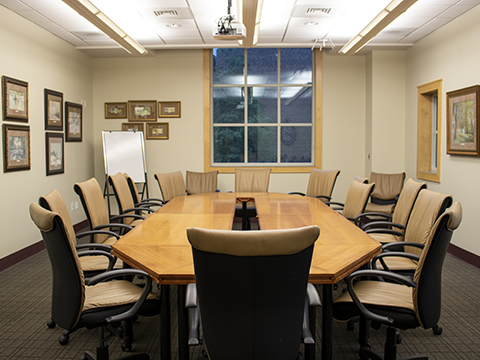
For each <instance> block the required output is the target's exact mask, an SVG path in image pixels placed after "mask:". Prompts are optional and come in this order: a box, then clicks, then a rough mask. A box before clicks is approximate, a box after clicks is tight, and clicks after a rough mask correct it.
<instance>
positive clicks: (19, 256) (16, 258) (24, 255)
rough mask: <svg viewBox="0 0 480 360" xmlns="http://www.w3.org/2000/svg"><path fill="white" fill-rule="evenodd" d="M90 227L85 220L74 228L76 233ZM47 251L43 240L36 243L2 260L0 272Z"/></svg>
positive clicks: (0, 260) (0, 261)
mask: <svg viewBox="0 0 480 360" xmlns="http://www.w3.org/2000/svg"><path fill="white" fill-rule="evenodd" d="M87 227H88V222H87V220H84V221H82V222H80V223H78V224H76V225H74V226H73V228H74V230H75V232H78V231H80V230H83V229H85V228H87ZM44 249H45V244H44V243H43V240H40V241H38V242H36V243H35V244H32V245H30V246H27V247H26V248H23V249H21V250H19V251H17V252H14V253H13V254H10V255H8V256H5V257H4V258H2V259H0V271H3V270H5V269H8V268H9V267H11V266H13V265H15V264H18V263H19V262H22V261H23V260H25V259H28V258H29V257H30V256H33V255H35V254H38V253H39V252H40V251H42V250H44Z"/></svg>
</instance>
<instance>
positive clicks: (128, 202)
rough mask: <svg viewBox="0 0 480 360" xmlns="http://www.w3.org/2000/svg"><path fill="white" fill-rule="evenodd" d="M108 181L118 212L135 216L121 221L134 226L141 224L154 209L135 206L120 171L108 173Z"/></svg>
mask: <svg viewBox="0 0 480 360" xmlns="http://www.w3.org/2000/svg"><path fill="white" fill-rule="evenodd" d="M108 183H109V184H110V185H111V186H112V189H113V193H114V194H115V199H116V200H117V205H118V213H119V214H122V215H123V214H131V215H135V217H126V218H123V223H124V224H127V225H130V226H131V227H135V226H137V225H138V224H141V223H142V222H143V220H145V219H146V217H148V215H149V214H150V213H153V212H154V210H153V209H150V208H148V207H142V206H135V203H134V202H133V198H132V193H131V191H130V187H129V186H128V182H127V179H126V178H125V175H123V174H122V173H120V172H119V173H117V174H115V175H108Z"/></svg>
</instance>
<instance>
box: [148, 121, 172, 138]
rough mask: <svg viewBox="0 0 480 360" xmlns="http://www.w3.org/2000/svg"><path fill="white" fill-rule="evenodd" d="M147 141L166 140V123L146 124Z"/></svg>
mask: <svg viewBox="0 0 480 360" xmlns="http://www.w3.org/2000/svg"><path fill="white" fill-rule="evenodd" d="M147 140H168V123H155V124H147Z"/></svg>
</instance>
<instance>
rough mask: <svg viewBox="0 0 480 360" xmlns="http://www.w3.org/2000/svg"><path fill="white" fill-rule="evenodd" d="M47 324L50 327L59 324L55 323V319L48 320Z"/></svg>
mask: <svg viewBox="0 0 480 360" xmlns="http://www.w3.org/2000/svg"><path fill="white" fill-rule="evenodd" d="M47 326H48V327H49V328H50V329H53V328H54V327H55V326H57V324H55V321H53V320H49V321H48V322H47Z"/></svg>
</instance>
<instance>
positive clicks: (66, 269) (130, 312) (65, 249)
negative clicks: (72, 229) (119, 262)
mask: <svg viewBox="0 0 480 360" xmlns="http://www.w3.org/2000/svg"><path fill="white" fill-rule="evenodd" d="M30 216H31V218H32V220H33V222H34V223H35V225H36V226H37V227H38V229H39V230H40V232H41V234H42V237H43V241H44V243H45V247H46V249H47V252H48V256H49V258H50V263H51V266H52V277H53V282H52V320H53V321H54V322H55V323H56V324H57V325H59V326H60V327H62V328H64V329H65V332H64V333H63V335H62V336H61V338H60V339H59V341H60V344H62V345H66V344H67V343H68V341H69V337H70V334H71V333H72V332H74V331H76V330H77V329H80V328H83V327H85V328H87V329H92V328H97V327H99V328H100V329H101V331H100V333H101V342H100V345H99V346H98V347H97V350H96V355H95V354H93V353H91V352H89V351H87V352H86V353H85V355H84V359H98V360H108V345H107V344H106V343H105V338H104V336H103V328H104V327H106V326H109V327H111V328H113V329H117V328H118V327H119V325H120V323H121V322H122V321H123V322H124V323H125V324H124V342H123V345H122V348H123V349H124V350H130V349H131V342H132V340H133V338H132V332H133V325H132V319H133V318H134V317H135V316H136V314H139V315H146V316H154V315H157V314H158V313H159V310H160V300H159V298H158V297H157V296H155V295H154V294H152V293H151V292H150V290H151V285H152V280H151V278H150V276H148V274H146V273H145V272H143V271H140V270H135V269H121V270H112V271H107V272H104V273H102V274H100V275H97V276H94V277H92V278H90V279H85V278H84V276H83V271H82V268H81V266H80V262H79V260H78V256H77V252H76V251H75V249H74V247H73V245H72V244H73V239H70V234H69V232H67V230H66V229H65V226H64V223H63V220H62V218H61V217H60V215H59V214H57V213H54V212H51V211H48V210H46V209H44V208H42V207H41V206H40V205H38V204H36V203H32V204H31V205H30ZM85 252H87V251H85ZM88 252H90V253H91V254H95V253H98V252H103V251H101V250H88ZM103 253H105V252H103ZM131 275H137V276H143V277H145V286H144V288H143V289H142V288H140V287H138V286H136V285H134V284H132V283H131V282H129V281H126V280H116V281H107V280H111V279H113V278H118V277H120V278H123V277H124V276H131ZM122 359H142V360H143V359H149V357H148V355H146V354H137V355H132V356H129V357H123V358H122Z"/></svg>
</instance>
